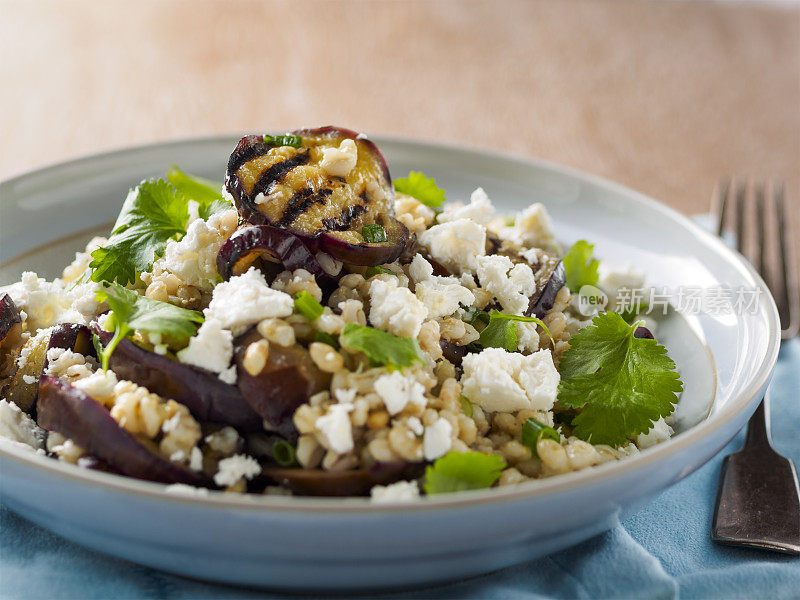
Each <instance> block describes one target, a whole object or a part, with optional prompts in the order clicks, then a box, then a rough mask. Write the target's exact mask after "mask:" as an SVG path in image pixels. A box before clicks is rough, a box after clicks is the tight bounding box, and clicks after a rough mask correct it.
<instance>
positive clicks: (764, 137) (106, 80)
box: [0, 0, 800, 228]
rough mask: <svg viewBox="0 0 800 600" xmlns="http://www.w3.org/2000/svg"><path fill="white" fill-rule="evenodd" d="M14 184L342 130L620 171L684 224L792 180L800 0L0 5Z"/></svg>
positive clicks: (799, 143) (799, 192)
mask: <svg viewBox="0 0 800 600" xmlns="http://www.w3.org/2000/svg"><path fill="white" fill-rule="evenodd" d="M0 15H2V17H1V18H0V56H2V61H0V81H2V82H3V86H2V93H0V133H2V137H3V139H2V144H1V145H0V148H1V149H2V154H0V157H1V158H2V160H0V178H4V177H7V176H10V175H13V174H15V173H18V172H22V171H25V170H29V169H32V168H35V167H37V166H40V165H44V164H47V163H51V162H53V161H59V160H62V159H67V158H70V157H74V156H76V155H82V154H87V153H93V152H98V151H103V150H106V149H111V148H118V147H121V146H127V145H131V144H139V143H145V142H150V141H155V140H167V139H174V138H181V137H187V136H196V135H205V134H212V133H232V132H245V131H247V132H251V131H262V130H265V129H284V128H285V129H290V128H295V127H298V126H310V125H320V124H327V123H334V124H341V125H344V126H348V127H351V128H354V129H359V130H362V131H365V132H369V133H386V134H401V135H405V136H413V137H423V138H429V139H436V140H443V141H447V142H458V143H464V144H468V145H472V146H484V147H488V148H495V149H499V150H503V151H508V152H513V153H518V154H522V155H528V156H535V157H541V158H546V159H549V160H553V161H556V162H560V163H563V164H566V165H571V166H573V167H577V168H579V169H583V170H586V171H589V172H592V173H596V174H599V175H602V176H604V177H608V178H610V179H614V180H617V181H620V182H622V183H624V184H626V185H629V186H631V187H633V188H635V189H638V190H640V191H643V192H645V193H647V194H650V195H651V196H653V197H655V198H658V199H660V200H662V201H664V202H666V203H667V204H670V205H672V206H674V207H677V208H678V209H680V210H682V211H684V212H689V213H691V212H698V211H701V210H703V209H704V208H705V207H706V206H707V204H708V201H709V198H710V195H711V193H712V190H713V188H714V185H715V182H716V181H717V180H718V179H719V177H720V176H722V175H725V174H742V175H749V176H752V177H758V178H773V177H774V178H780V179H783V180H785V181H786V183H787V190H788V194H789V198H790V202H791V204H790V206H791V208H792V213H793V219H794V221H795V224H796V225H797V226H798V228H800V8H798V6H797V5H795V6H791V5H785V4H784V5H771V4H764V3H760V4H748V3H740V2H735V3H711V2H676V1H641V0H640V1H632V2H625V1H592V2H579V1H573V0H567V1H562V2H552V3H550V2H522V1H520V2H500V1H466V2H452V1H447V0H439V1H431V2H423V1H410V0H409V1H395V2H383V1H372V2H339V1H319V2H301V1H298V0H290V1H286V2H254V1H236V0H226V1H218V2H210V1H198V0H192V1H172V2H165V1H156V0H137V2H122V1H116V0H111V1H105V2H97V1H96V0H94V1H70V2H44V1H39V0H33V1H28V2H12V1H6V0H2V1H0Z"/></svg>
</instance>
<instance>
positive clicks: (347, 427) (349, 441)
mask: <svg viewBox="0 0 800 600" xmlns="http://www.w3.org/2000/svg"><path fill="white" fill-rule="evenodd" d="M352 410H353V405H352V404H334V405H332V406H330V407H328V412H327V413H326V414H324V415H322V416H321V417H319V418H318V419H317V420H316V422H315V423H314V426H315V427H316V428H317V430H318V431H319V432H320V433H321V434H322V436H323V438H324V439H325V441H326V443H327V446H328V448H329V449H330V450H332V451H333V452H336V453H337V454H346V453H347V452H350V451H351V450H352V449H353V447H354V444H353V428H352V426H351V424H350V416H349V415H348V413H349V412H350V411H352Z"/></svg>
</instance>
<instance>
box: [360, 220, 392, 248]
mask: <svg viewBox="0 0 800 600" xmlns="http://www.w3.org/2000/svg"><path fill="white" fill-rule="evenodd" d="M361 235H362V236H363V237H364V241H365V242H367V243H369V244H379V243H380V242H385V241H386V230H385V229H384V228H383V227H381V226H380V225H378V224H373V225H364V226H363V227H362V228H361Z"/></svg>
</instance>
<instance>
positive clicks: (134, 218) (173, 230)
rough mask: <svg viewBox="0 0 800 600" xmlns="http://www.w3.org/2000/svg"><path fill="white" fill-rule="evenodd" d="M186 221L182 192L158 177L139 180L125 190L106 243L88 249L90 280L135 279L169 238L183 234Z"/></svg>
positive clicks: (185, 204) (151, 261)
mask: <svg viewBox="0 0 800 600" xmlns="http://www.w3.org/2000/svg"><path fill="white" fill-rule="evenodd" d="M188 221H189V209H188V201H187V199H186V198H185V197H184V196H183V194H181V193H179V192H178V191H177V190H175V188H173V187H172V186H171V185H170V184H169V183H167V182H166V181H164V180H162V179H155V180H149V181H143V182H142V183H140V184H139V185H137V186H136V187H135V188H133V189H132V190H131V191H130V192H129V193H128V197H127V198H126V199H125V203H124V204H123V205H122V211H121V212H120V214H119V217H118V218H117V222H116V224H115V225H114V229H113V230H112V231H111V236H110V237H109V239H108V242H107V243H106V245H105V246H103V247H102V248H98V249H97V250H95V251H94V252H92V262H91V263H89V267H90V268H91V269H92V270H93V271H92V280H93V281H116V282H117V283H120V284H122V285H125V284H128V283H131V282H133V281H135V279H136V274H137V273H140V272H142V271H148V270H149V269H150V268H151V267H152V265H153V261H154V260H155V259H156V257H157V256H160V255H161V254H163V252H164V247H165V246H166V245H167V242H168V241H169V240H171V239H180V238H181V237H183V235H184V234H185V233H186V223H187V222H188Z"/></svg>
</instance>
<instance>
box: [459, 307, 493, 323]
mask: <svg viewBox="0 0 800 600" xmlns="http://www.w3.org/2000/svg"><path fill="white" fill-rule="evenodd" d="M463 320H464V321H466V322H467V323H469V324H470V325H475V323H477V322H481V323H483V324H484V325H488V324H489V313H488V312H486V311H485V310H481V309H480V308H474V307H472V306H469V307H467V308H465V309H464V319H463Z"/></svg>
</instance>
